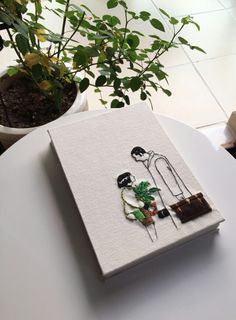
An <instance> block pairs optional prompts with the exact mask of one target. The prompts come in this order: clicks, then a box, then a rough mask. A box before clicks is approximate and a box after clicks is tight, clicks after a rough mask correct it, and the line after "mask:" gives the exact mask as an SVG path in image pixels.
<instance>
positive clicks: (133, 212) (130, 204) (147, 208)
mask: <svg viewBox="0 0 236 320" xmlns="http://www.w3.org/2000/svg"><path fill="white" fill-rule="evenodd" d="M135 181H136V180H135V177H134V176H133V175H132V174H131V173H130V172H125V173H123V174H121V175H119V176H118V178H117V184H118V187H119V188H121V189H122V190H121V199H122V203H123V211H124V214H125V217H126V218H127V219H129V220H131V221H138V222H140V223H141V224H142V225H143V226H144V227H145V228H146V230H147V232H148V235H149V237H150V239H151V241H152V242H153V237H152V235H151V232H150V230H149V226H153V229H154V233H155V237H156V239H157V237H158V236H157V231H156V227H155V221H154V219H153V216H155V215H157V214H158V210H157V204H156V201H155V198H154V197H153V194H154V193H156V192H157V191H158V190H159V189H158V188H157V187H150V183H149V182H147V181H141V182H140V183H138V184H134V182H135Z"/></svg>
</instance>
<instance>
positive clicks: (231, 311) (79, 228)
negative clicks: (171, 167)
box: [0, 112, 236, 320]
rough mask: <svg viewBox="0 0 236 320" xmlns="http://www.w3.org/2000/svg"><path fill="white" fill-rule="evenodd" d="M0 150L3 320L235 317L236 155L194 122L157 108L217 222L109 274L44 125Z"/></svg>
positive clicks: (67, 120) (0, 307)
mask: <svg viewBox="0 0 236 320" xmlns="http://www.w3.org/2000/svg"><path fill="white" fill-rule="evenodd" d="M94 115H97V112H84V113H80V114H77V115H75V116H67V117H65V118H64V119H60V120H58V121H56V122H54V123H51V124H49V125H47V126H44V127H42V128H40V129H37V130H35V131H34V132H32V133H31V134H29V135H28V136H26V137H25V138H23V139H22V140H21V141H19V142H18V143H16V144H15V145H14V146H13V147H12V148H10V149H9V150H8V151H7V152H5V153H4V154H3V155H2V156H1V157H0V261H1V262H0V315H1V319H4V320H15V319H17V320H36V319H40V320H42V319H44V320H45V319H50V320H52V319H53V320H65V319H66V320H78V319H83V320H84V319H89V320H93V319H94V320H95V319H99V320H108V319H109V320H110V319H112V320H118V319H122V320H126V319H127V320H134V319H135V320H137V319H138V320H139V319H140V320H141V319H145V320H149V319H168V320H172V319H175V320H176V319H181V320H184V319H191V320H195V319H198V320H199V319H207V320H211V319H212V320H213V319H214V320H218V319H222V318H223V319H227V320H231V319H232V320H235V316H236V308H235V291H236V276H235V270H236V254H235V252H236V250H235V249H236V232H235V229H234V227H235V226H236V215H235V208H234V207H235V205H234V199H235V190H236V179H235V177H236V162H235V159H234V158H233V157H231V156H230V155H229V154H228V153H227V152H226V151H225V150H224V149H223V148H219V149H215V148H213V146H212V145H211V144H210V142H208V140H207V139H206V138H205V137H204V136H203V135H202V134H200V133H199V132H197V131H196V130H194V129H192V128H190V127H188V126H186V125H184V124H182V123H179V122H176V121H174V120H171V119H169V118H165V117H160V116H159V117H158V119H159V121H160V123H161V125H162V126H163V128H164V130H165V131H166V132H167V134H168V136H169V137H170V139H171V140H172V141H173V143H174V145H175V146H176V148H177V149H178V151H179V152H180V154H181V155H182V156H183V158H184V160H185V161H186V163H187V164H188V165H189V166H191V170H192V171H193V174H194V175H195V176H196V178H197V179H198V180H199V182H200V183H201V185H202V187H203V189H204V190H205V192H206V193H207V194H208V195H209V197H210V198H211V199H212V200H213V202H214V204H215V206H216V207H217V208H218V209H219V210H220V212H221V213H222V215H223V216H224V217H225V218H226V221H225V222H224V223H223V224H222V226H221V230H220V232H215V233H211V234H208V235H205V236H203V237H201V238H199V239H196V240H194V241H192V242H189V243H187V244H185V245H182V246H179V247H177V248H175V249H172V250H171V251H169V252H167V253H165V254H163V255H161V256H159V257H157V258H154V259H152V260H149V261H147V262H144V263H141V264H139V265H138V266H136V267H133V268H131V269H129V270H127V271H124V272H122V273H120V274H119V275H116V276H114V277H112V278H110V279H108V280H106V281H105V280H103V279H102V278H101V276H100V272H99V268H98V265H97V262H96V259H95V255H94V253H93V251H92V248H91V246H90V243H89V240H88V238H87V235H86V232H85V230H84V227H83V224H82V221H81V219H80V217H79V215H78V211H77V209H76V206H75V204H74V201H73V198H72V195H71V193H70V190H69V187H68V185H67V183H66V181H65V178H64V176H63V173H62V170H61V168H60V165H59V163H58V161H57V159H56V156H55V155H54V153H53V152H52V149H51V146H50V139H49V136H48V134H47V128H48V127H53V126H57V125H58V124H59V125H60V124H65V123H70V122H74V121H76V120H77V119H86V118H89V117H92V116H94Z"/></svg>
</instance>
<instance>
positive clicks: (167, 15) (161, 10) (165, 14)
mask: <svg viewBox="0 0 236 320" xmlns="http://www.w3.org/2000/svg"><path fill="white" fill-rule="evenodd" d="M159 11H160V12H161V13H162V14H164V16H166V17H167V18H170V15H169V14H168V13H167V12H166V11H165V10H163V9H161V8H159Z"/></svg>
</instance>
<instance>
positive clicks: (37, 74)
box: [31, 64, 43, 81]
mask: <svg viewBox="0 0 236 320" xmlns="http://www.w3.org/2000/svg"><path fill="white" fill-rule="evenodd" d="M31 71H32V73H33V76H34V79H35V80H36V81H39V80H40V79H41V78H42V76H43V68H42V66H41V65H40V64H35V65H33V66H32V68H31Z"/></svg>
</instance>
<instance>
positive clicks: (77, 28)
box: [49, 12, 85, 58]
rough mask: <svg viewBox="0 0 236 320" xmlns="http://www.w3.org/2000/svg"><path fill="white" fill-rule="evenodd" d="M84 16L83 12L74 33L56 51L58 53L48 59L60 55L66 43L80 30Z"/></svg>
mask: <svg viewBox="0 0 236 320" xmlns="http://www.w3.org/2000/svg"><path fill="white" fill-rule="evenodd" d="M84 16H85V12H83V14H82V17H81V19H80V21H79V24H78V26H77V27H76V28H75V30H74V32H72V34H71V36H70V37H69V38H68V39H67V40H66V42H65V43H64V45H63V47H62V48H60V49H58V51H57V52H55V53H54V54H53V55H51V56H50V57H49V58H52V57H53V56H55V55H57V56H58V54H59V55H60V52H62V51H63V50H64V49H65V47H66V46H67V44H68V43H69V42H70V40H71V39H72V38H73V37H74V35H75V34H76V32H77V31H78V30H79V28H80V26H81V24H82V22H83V20H84Z"/></svg>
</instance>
